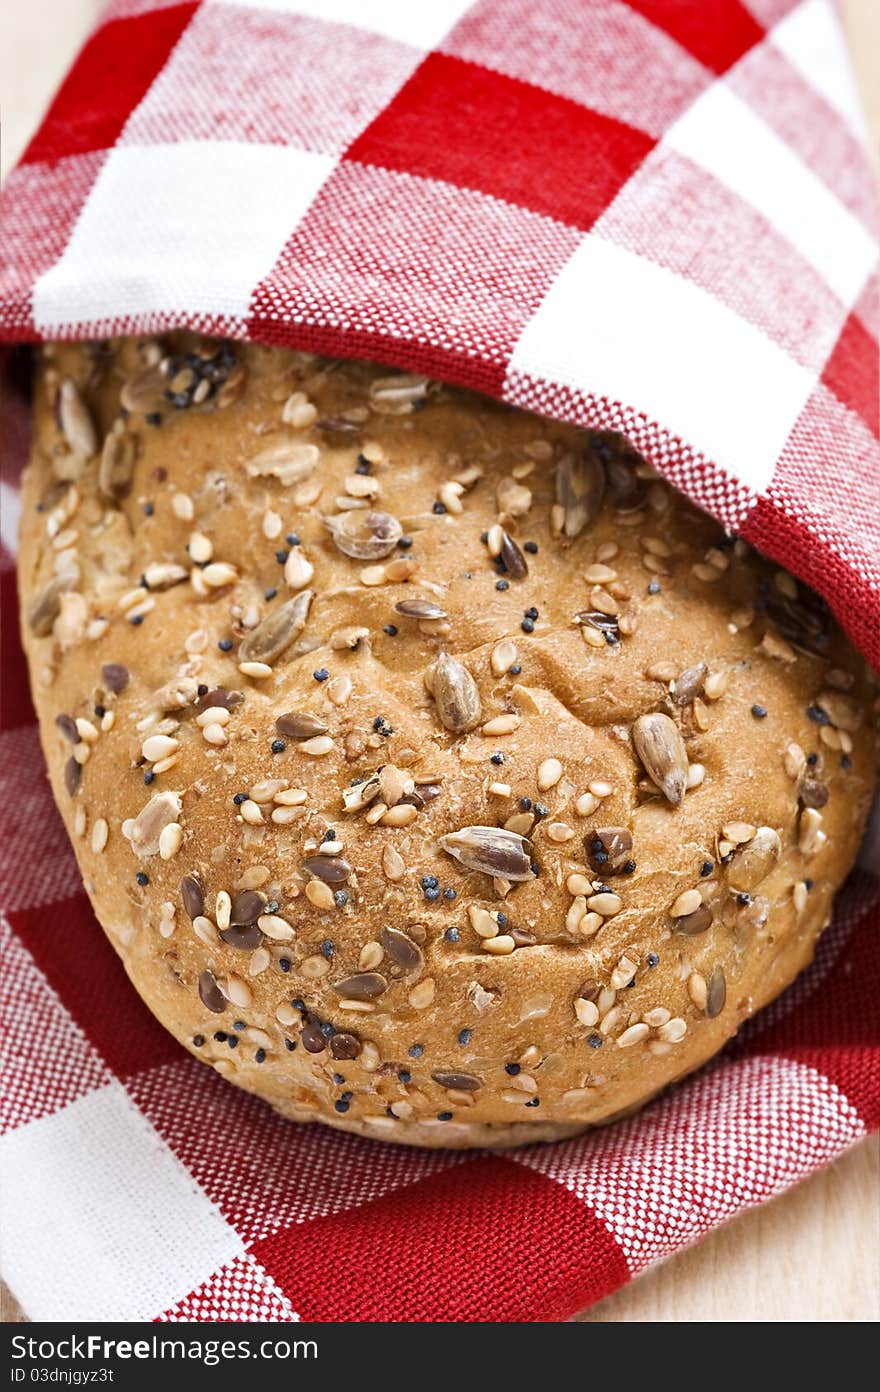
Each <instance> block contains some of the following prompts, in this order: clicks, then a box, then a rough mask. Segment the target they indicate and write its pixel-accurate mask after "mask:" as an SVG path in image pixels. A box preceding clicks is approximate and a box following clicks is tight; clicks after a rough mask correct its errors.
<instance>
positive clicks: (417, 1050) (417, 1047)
mask: <svg viewBox="0 0 880 1392" xmlns="http://www.w3.org/2000/svg"><path fill="white" fill-rule="evenodd" d="M424 1052H425V1046H424V1044H410V1046H409V1048H408V1049H407V1053H408V1054H409V1056H410V1058H421V1057H422V1054H423V1053H424Z"/></svg>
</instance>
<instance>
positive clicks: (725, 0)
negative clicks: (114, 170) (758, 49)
mask: <svg viewBox="0 0 880 1392" xmlns="http://www.w3.org/2000/svg"><path fill="white" fill-rule="evenodd" d="M627 3H628V4H629V6H630V8H631V9H633V10H637V11H638V12H639V14H642V15H644V16H645V19H649V20H650V21H651V23H652V24H656V26H657V28H658V29H663V30H665V32H666V33H667V34H669V35H670V36H671V37H672V38H673V39H675V40H676V42H677V43H680V44H681V46H682V48H686V49H687V51H688V53H692V54H693V55H694V57H695V58H698V59H699V60H700V62H701V63H705V65H706V67H707V68H711V70H712V72H715V73H723V72H726V71H727V69H728V68H730V67H732V66H733V64H734V63H735V62H736V61H737V59H738V58H741V57H742V55H743V54H744V53H747V52H748V50H749V49H750V48H752V47H753V46H754V45H755V44H756V43H760V42H761V39H763V37H764V30H763V29H762V28H761V26H760V24H758V22H757V20H756V19H755V18H754V17H753V16H752V15H751V14H749V12H748V10H747V9H746V7H745V5H743V4H741V3H740V0H696V3H695V0H627Z"/></svg>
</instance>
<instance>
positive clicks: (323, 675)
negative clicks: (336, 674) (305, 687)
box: [312, 667, 330, 682]
mask: <svg viewBox="0 0 880 1392" xmlns="http://www.w3.org/2000/svg"><path fill="white" fill-rule="evenodd" d="M329 675H330V673H329V672H328V671H327V668H326V667H317V668H316V669H315V671H314V672H313V673H312V676H313V677H314V678H315V681H316V682H325V681H326V680H327V678H328V677H329Z"/></svg>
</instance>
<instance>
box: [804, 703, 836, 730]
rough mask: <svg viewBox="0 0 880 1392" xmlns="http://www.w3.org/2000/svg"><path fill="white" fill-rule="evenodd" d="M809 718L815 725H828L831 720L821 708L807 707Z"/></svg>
mask: <svg viewBox="0 0 880 1392" xmlns="http://www.w3.org/2000/svg"><path fill="white" fill-rule="evenodd" d="M807 718H808V719H809V720H812V722H813V724H814V725H828V724H830V721H829V718H828V716H827V715H826V713H825V711H823V709H822V707H821V706H807Z"/></svg>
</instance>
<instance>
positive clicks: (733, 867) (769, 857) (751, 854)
mask: <svg viewBox="0 0 880 1392" xmlns="http://www.w3.org/2000/svg"><path fill="white" fill-rule="evenodd" d="M781 855H782V842H781V841H780V839H779V836H778V835H777V833H776V832H775V831H774V830H773V828H772V827H766V826H763V827H758V829H757V831H756V832H755V834H754V836H753V837H752V839H751V840H750V841H748V842H747V843H746V844H745V845H740V846H739V848H738V849H737V850H736V851H735V852H734V854H733V856H732V857H731V859H730V862H729V864H728V867H727V880H728V883H729V884H730V886H731V888H732V889H738V890H752V889H756V888H757V886H758V885H759V884H760V883H761V881H762V880H763V879H765V878H766V876H767V875H769V874H770V871H771V870H773V869H774V868H775V867H776V865H777V864H778V862H779V858H780V856H781Z"/></svg>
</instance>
